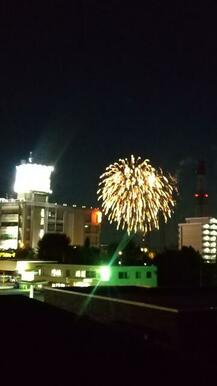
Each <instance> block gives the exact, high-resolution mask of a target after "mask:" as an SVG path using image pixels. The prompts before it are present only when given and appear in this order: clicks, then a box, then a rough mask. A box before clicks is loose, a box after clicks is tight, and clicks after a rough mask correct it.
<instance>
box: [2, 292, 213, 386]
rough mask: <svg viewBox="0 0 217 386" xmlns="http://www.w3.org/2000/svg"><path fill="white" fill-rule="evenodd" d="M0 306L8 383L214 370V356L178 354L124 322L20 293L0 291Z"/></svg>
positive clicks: (99, 380) (106, 380) (134, 381)
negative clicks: (99, 319)
mask: <svg viewBox="0 0 217 386" xmlns="http://www.w3.org/2000/svg"><path fill="white" fill-rule="evenodd" d="M0 310H1V321H0V326H1V339H0V364H1V372H2V380H3V379H4V378H5V377H6V379H7V384H9V385H10V384H22V385H24V384H28V385H33V384H38V385H44V384H53V385H65V384H68V385H102V386H103V385H114V384H119V385H128V384H129V385H138V384H139V383H141V384H147V382H152V385H154V384H164V382H167V384H173V385H177V384H182V385H183V384H188V383H189V384H190V379H194V381H195V382H196V380H202V379H204V382H205V383H208V379H209V377H210V379H211V378H212V377H215V376H216V375H217V371H216V364H215V362H216V359H215V357H214V358H207V357H206V356H204V360H203V363H201V362H198V359H196V358H186V357H185V358H183V357H182V356H181V353H180V355H179V353H176V354H174V353H173V352H169V351H167V350H162V349H161V348H159V347H154V346H152V344H150V343H148V342H146V340H145V339H141V336H140V338H138V337H137V336H136V335H134V334H131V331H130V330H127V329H125V328H123V329H122V328H116V327H114V326H104V325H101V324H99V323H96V322H93V321H91V320H88V319H87V318H84V317H82V318H80V319H78V318H77V317H75V316H74V315H72V314H69V313H67V312H65V311H61V310H58V309H56V308H54V307H51V306H49V305H46V304H44V303H40V302H38V301H36V300H30V299H28V298H27V297H24V296H18V295H16V296H1V297H0ZM198 339H199V337H198ZM48 382H49V383H48Z"/></svg>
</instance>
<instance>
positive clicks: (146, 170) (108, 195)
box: [97, 155, 177, 234]
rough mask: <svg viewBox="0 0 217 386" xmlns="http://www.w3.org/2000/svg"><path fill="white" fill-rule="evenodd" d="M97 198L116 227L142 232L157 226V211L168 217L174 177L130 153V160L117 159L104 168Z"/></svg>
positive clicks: (171, 210)
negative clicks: (117, 160)
mask: <svg viewBox="0 0 217 386" xmlns="http://www.w3.org/2000/svg"><path fill="white" fill-rule="evenodd" d="M100 179H101V182H100V183H99V190H98V192H97V194H98V200H102V208H103V211H104V212H105V214H106V215H108V219H109V221H110V222H111V223H113V222H115V223H117V229H119V228H121V229H125V228H126V229H127V232H128V234H130V233H131V232H134V233H136V232H142V233H146V232H147V231H151V230H153V229H155V228H159V213H160V212H162V214H163V217H164V221H165V222H167V220H168V218H169V217H171V214H172V212H173V207H174V205H175V200H174V198H173V193H174V191H177V188H176V180H175V178H174V177H172V176H171V175H169V176H168V177H166V176H164V175H163V172H162V170H161V169H159V170H156V169H155V168H154V167H153V166H151V165H150V163H149V160H147V159H146V160H144V161H142V160H141V158H140V157H138V158H137V159H135V157H134V156H133V155H131V158H130V160H128V159H120V160H119V162H115V163H114V164H112V165H109V166H108V167H107V168H106V171H105V173H103V174H102V175H101V176H100Z"/></svg>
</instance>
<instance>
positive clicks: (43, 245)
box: [38, 233, 70, 263]
mask: <svg viewBox="0 0 217 386" xmlns="http://www.w3.org/2000/svg"><path fill="white" fill-rule="evenodd" d="M69 244H70V239H69V237H67V236H66V235H65V234H63V233H46V234H45V235H44V236H43V237H42V239H41V240H39V242H38V258H39V259H40V260H57V261H59V262H62V263H65V260H66V256H67V252H68V248H69Z"/></svg>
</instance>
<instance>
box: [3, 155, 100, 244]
mask: <svg viewBox="0 0 217 386" xmlns="http://www.w3.org/2000/svg"><path fill="white" fill-rule="evenodd" d="M52 170H53V168H52V167H50V166H45V165H38V164H32V163H31V162H29V163H22V164H21V165H19V166H17V174H16V180H15V185H14V190H15V192H16V193H17V198H16V199H5V198H2V199H0V249H1V250H8V249H17V248H33V249H36V248H37V246H38V241H39V240H40V239H41V238H42V237H43V235H44V234H45V233H64V234H66V235H67V236H68V237H69V238H70V240H71V244H72V245H84V243H85V240H86V239H87V238H88V239H89V241H90V246H96V247H98V246H99V245H100V229H101V212H100V211H99V209H93V208H86V207H85V206H83V207H81V208H80V207H77V206H76V205H72V206H69V205H67V204H63V205H59V204H57V203H51V202H49V200H48V197H49V193H51V190H50V174H51V172H52ZM36 189H37V190H36Z"/></svg>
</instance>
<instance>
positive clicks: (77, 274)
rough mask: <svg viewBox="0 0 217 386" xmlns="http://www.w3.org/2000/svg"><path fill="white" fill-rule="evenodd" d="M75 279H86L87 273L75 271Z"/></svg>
mask: <svg viewBox="0 0 217 386" xmlns="http://www.w3.org/2000/svg"><path fill="white" fill-rule="evenodd" d="M75 277H86V271H75Z"/></svg>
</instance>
